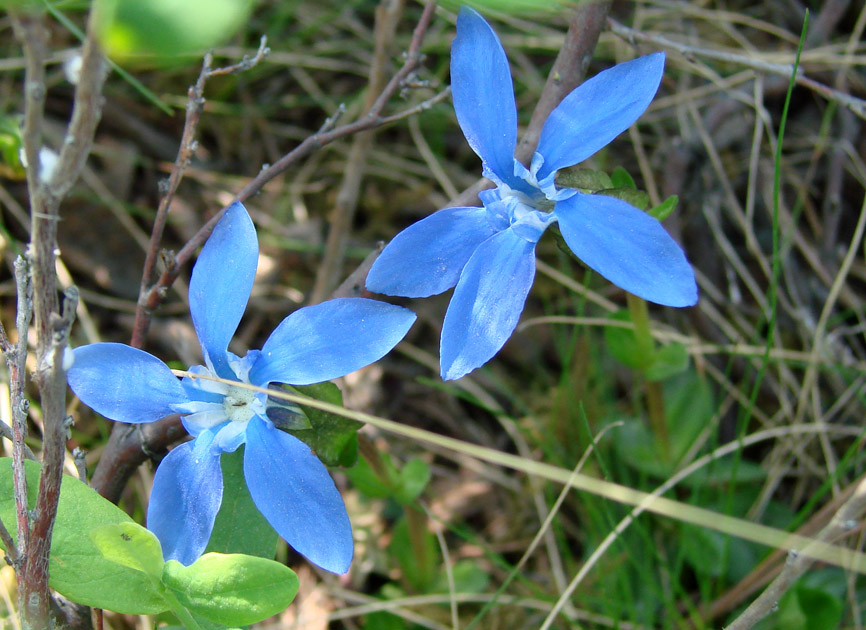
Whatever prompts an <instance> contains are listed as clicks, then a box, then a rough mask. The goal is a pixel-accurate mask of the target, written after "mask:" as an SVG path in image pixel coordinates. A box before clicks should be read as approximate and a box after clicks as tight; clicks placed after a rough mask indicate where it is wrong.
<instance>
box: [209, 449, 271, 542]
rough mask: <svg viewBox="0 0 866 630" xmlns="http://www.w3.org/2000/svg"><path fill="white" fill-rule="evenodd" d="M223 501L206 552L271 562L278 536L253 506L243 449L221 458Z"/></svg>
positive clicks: (254, 505)
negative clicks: (245, 474)
mask: <svg viewBox="0 0 866 630" xmlns="http://www.w3.org/2000/svg"><path fill="white" fill-rule="evenodd" d="M220 465H221V466H222V472H223V499H222V503H221V504H220V510H219V512H218V513H217V517H216V521H215V522H214V528H213V532H211V536H210V540H209V541H208V543H207V548H206V549H205V553H207V552H211V551H214V552H219V553H245V554H249V555H251V556H258V557H260V558H267V559H272V558H273V557H274V555H275V554H276V552H277V543H278V542H279V536H278V535H277V532H276V531H274V528H273V527H271V526H270V524H269V523H268V521H267V520H265V517H264V516H262V513H261V512H259V509H258V508H257V507H256V504H255V503H253V498H252V497H251V496H250V491H249V489H248V488H247V482H246V479H245V478H244V447H243V446H241V447H240V448H238V450H236V451H235V452H234V453H223V454H222V456H221V458H220Z"/></svg>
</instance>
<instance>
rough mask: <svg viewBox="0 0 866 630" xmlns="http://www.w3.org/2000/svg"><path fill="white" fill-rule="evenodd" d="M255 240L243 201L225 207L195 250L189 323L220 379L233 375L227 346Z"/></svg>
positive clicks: (249, 284) (248, 284)
mask: <svg viewBox="0 0 866 630" xmlns="http://www.w3.org/2000/svg"><path fill="white" fill-rule="evenodd" d="M258 261H259V244H258V241H257V240H256V230H255V228H254V227H253V222H252V220H251V219H250V215H248V214H247V211H246V208H244V207H243V205H242V204H240V203H238V202H235V203H233V204H232V205H231V206H229V208H228V210H226V212H225V214H224V215H223V217H222V218H221V219H220V220H219V223H217V224H216V227H215V228H214V229H213V232H212V233H211V235H210V237H209V238H208V240H207V243H205V245H204V247H203V248H202V250H201V254H199V257H198V261H197V262H196V263H195V267H193V270H192V279H191V280H190V283H189V308H190V312H191V313H192V323H193V325H194V326H195V332H196V334H198V338H199V341H201V346H202V349H203V350H204V352H205V356H206V357H207V359H210V362H211V364H212V365H213V366H214V368H215V369H216V372H217V374H219V375H220V376H222V377H223V378H232V379H233V378H234V374H233V373H232V372H231V370H230V369H229V367H228V364H227V358H226V349H227V348H228V345H229V341H231V338H232V335H234V334H235V330H237V327H238V323H240V321H241V316H243V314H244V310H245V309H246V307H247V301H248V300H249V297H250V291H251V290H252V288H253V279H254V278H255V275H256V265H257V264H258Z"/></svg>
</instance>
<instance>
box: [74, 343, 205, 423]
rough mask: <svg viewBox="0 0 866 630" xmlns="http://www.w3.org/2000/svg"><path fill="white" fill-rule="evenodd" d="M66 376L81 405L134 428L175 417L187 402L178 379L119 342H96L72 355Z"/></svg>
mask: <svg viewBox="0 0 866 630" xmlns="http://www.w3.org/2000/svg"><path fill="white" fill-rule="evenodd" d="M73 356H74V357H75V361H74V363H73V364H72V367H71V368H70V370H69V371H68V372H67V374H66V378H67V380H68V382H69V387H71V388H72V391H73V392H75V395H76V396H78V397H79V398H80V399H81V402H83V403H84V404H85V405H87V406H88V407H90V408H91V409H93V410H94V411H96V412H97V413H100V414H102V415H103V416H105V417H106V418H109V419H111V420H117V421H118V422H129V423H133V424H137V423H140V422H153V421H155V420H159V419H160V418H164V417H165V416H168V415H171V414H173V413H175V411H174V408H173V405H176V404H182V403H185V402H187V401H188V400H189V398H188V397H187V395H186V392H185V391H184V389H183V386H182V385H181V384H180V381H179V380H178V378H177V377H176V376H175V375H174V374H172V373H171V370H170V369H169V367H168V366H167V365H166V364H165V363H163V362H162V361H160V360H159V359H157V358H156V357H155V356H153V355H152V354H148V353H147V352H144V351H143V350H138V349H137V348H132V347H131V346H126V345H123V344H120V343H94V344H91V345H89V346H81V347H79V348H76V349H75V350H74V351H73Z"/></svg>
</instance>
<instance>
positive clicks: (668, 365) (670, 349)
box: [644, 342, 689, 381]
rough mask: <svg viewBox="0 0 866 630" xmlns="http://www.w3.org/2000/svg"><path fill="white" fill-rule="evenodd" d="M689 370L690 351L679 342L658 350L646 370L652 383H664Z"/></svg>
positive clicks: (645, 372)
mask: <svg viewBox="0 0 866 630" xmlns="http://www.w3.org/2000/svg"><path fill="white" fill-rule="evenodd" d="M687 369H689V351H688V350H686V347H685V346H684V345H683V344H681V343H678V342H674V343H669V344H667V345H666V346H662V347H660V348H658V349H656V351H655V354H654V355H653V358H652V361H651V362H650V364H649V365H648V366H647V368H646V370H644V375H645V376H646V377H647V380H650V381H663V380H665V379H668V378H670V377H672V376H676V375H677V374H681V373H682V372H685V371H686V370H687Z"/></svg>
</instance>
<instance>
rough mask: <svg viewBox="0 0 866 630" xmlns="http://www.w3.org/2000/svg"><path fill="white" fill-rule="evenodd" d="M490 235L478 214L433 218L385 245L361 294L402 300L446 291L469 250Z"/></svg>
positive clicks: (454, 211)
mask: <svg viewBox="0 0 866 630" xmlns="http://www.w3.org/2000/svg"><path fill="white" fill-rule="evenodd" d="M495 233H496V229H495V228H494V227H493V225H491V223H490V221H489V219H488V217H487V211H486V210H485V209H484V208H446V209H445V210H440V211H439V212H434V213H433V214H431V215H430V216H429V217H427V218H426V219H422V220H421V221H418V222H417V223H414V224H412V225H410V226H409V227H408V228H406V229H405V230H403V231H402V232H400V233H399V234H398V235H397V236H395V237H394V240H392V241H391V242H390V243H388V246H387V247H386V248H385V249H384V250H383V251H382V253H381V254H380V255H379V257H378V258H377V259H376V262H374V263H373V266H372V268H371V269H370V273H369V274H368V275H367V289H369V290H370V291H375V292H376V293H384V294H385V295H402V296H405V297H429V296H431V295H436V294H437V293H442V292H443V291H447V290H448V289H450V288H451V287H453V286H454V285H455V284H457V280H458V279H459V278H460V272H461V271H463V267H464V266H465V265H466V261H467V260H469V257H470V256H471V255H472V252H474V251H475V248H476V247H478V246H479V245H480V244H481V243H483V242H484V241H486V240H487V239H488V238H490V237H491V236H493V235H494V234H495Z"/></svg>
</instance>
